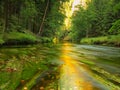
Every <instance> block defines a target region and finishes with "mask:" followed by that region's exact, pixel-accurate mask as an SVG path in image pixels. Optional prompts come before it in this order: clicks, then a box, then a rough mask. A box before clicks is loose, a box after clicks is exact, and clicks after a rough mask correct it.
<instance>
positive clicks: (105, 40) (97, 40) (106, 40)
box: [80, 34, 120, 47]
mask: <svg viewBox="0 0 120 90" xmlns="http://www.w3.org/2000/svg"><path fill="white" fill-rule="evenodd" d="M80 43H81V44H95V45H110V46H117V47H120V34H119V35H109V36H101V37H93V38H83V39H82V40H81V41H80Z"/></svg>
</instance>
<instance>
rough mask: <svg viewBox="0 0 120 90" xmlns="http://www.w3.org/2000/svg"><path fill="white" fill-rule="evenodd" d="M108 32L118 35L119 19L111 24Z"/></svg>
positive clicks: (119, 29) (119, 32)
mask: <svg viewBox="0 0 120 90" xmlns="http://www.w3.org/2000/svg"><path fill="white" fill-rule="evenodd" d="M109 32H110V33H111V34H120V19H119V20H117V21H115V22H114V23H113V26H112V27H111V28H110V30H109Z"/></svg>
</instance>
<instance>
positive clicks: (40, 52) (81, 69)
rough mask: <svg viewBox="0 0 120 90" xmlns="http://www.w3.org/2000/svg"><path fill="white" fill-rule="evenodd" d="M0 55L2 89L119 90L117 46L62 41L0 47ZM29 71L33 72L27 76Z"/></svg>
mask: <svg viewBox="0 0 120 90" xmlns="http://www.w3.org/2000/svg"><path fill="white" fill-rule="evenodd" d="M41 47H42V48H41ZM0 56H1V59H0V60H1V62H0V64H1V65H2V66H1V67H0V69H1V71H0V75H1V77H0V78H1V79H0V80H1V82H2V83H1V90H14V88H15V90H120V48H117V47H107V46H97V45H79V44H72V43H63V44H57V45H37V46H30V47H24V48H23V47H21V48H18V47H16V48H14V47H12V48H2V49H1V50H0ZM16 60H17V61H16ZM40 60H41V61H40ZM31 62H32V63H31ZM34 62H35V63H36V64H33V63H34ZM6 63H7V64H6ZM15 63H16V64H17V66H16V64H15ZM19 63H21V64H19ZM28 63H31V64H30V65H32V66H34V65H35V66H34V67H36V68H34V67H32V66H30V65H29V64H28ZM22 65H23V66H22ZM39 65H40V66H39ZM8 67H11V68H12V69H11V68H8ZM26 67H29V68H26ZM18 68H19V69H20V70H18ZM24 68H26V69H27V70H26V69H24ZM9 69H10V70H9ZM6 70H7V73H6ZM32 70H33V72H35V73H34V74H32V75H29V73H31V72H30V71H32ZM34 70H35V71H34ZM3 73H4V74H3ZM26 73H27V74H26ZM2 74H3V75H5V74H6V75H8V77H5V76H3V75H2ZM16 76H18V77H17V78H16ZM31 76H32V77H31ZM28 77H29V79H27V78H28ZM3 78H9V79H10V78H12V79H14V82H15V83H18V84H14V85H12V84H9V83H7V82H12V80H11V81H10V80H5V81H4V80H3ZM9 85H11V86H9ZM15 85H16V87H14V86H15ZM10 88H13V89H10Z"/></svg>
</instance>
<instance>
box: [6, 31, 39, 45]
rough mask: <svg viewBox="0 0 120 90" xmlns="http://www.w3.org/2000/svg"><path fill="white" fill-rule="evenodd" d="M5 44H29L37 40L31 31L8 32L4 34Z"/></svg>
mask: <svg viewBox="0 0 120 90" xmlns="http://www.w3.org/2000/svg"><path fill="white" fill-rule="evenodd" d="M4 40H5V44H29V43H35V42H37V37H36V36H35V35H33V34H32V33H21V32H10V33H6V34H5V38H4Z"/></svg>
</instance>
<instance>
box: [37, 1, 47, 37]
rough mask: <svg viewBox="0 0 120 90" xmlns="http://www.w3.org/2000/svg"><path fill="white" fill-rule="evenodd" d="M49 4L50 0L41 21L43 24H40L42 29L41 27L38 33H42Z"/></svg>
mask: <svg viewBox="0 0 120 90" xmlns="http://www.w3.org/2000/svg"><path fill="white" fill-rule="evenodd" d="M48 6H49V0H48V2H47V5H46V8H45V12H44V16H43V19H42V22H41V25H40V29H39V32H38V35H41V32H42V27H43V24H44V21H45V17H46V13H47V10H48Z"/></svg>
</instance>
